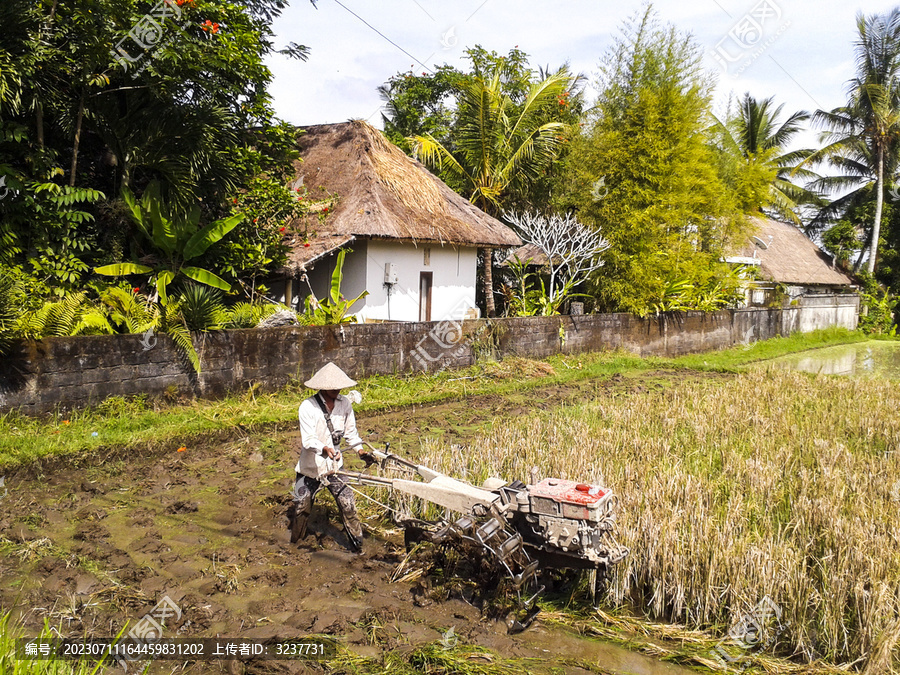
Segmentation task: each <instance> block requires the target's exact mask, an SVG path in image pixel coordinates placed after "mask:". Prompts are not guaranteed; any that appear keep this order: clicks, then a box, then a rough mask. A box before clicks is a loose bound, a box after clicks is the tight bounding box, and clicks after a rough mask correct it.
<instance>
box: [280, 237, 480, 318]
mask: <svg viewBox="0 0 900 675" xmlns="http://www.w3.org/2000/svg"><path fill="white" fill-rule="evenodd" d="M426 248H429V249H430V255H429V260H428V264H426V263H425V249H426ZM348 249H352V250H348V251H347V256H346V258H345V259H344V280H343V283H342V285H341V290H342V292H343V295H344V297H345V298H354V297H356V296H357V295H359V294H360V293H362V292H363V290H368V291H369V295H367V296H366V297H365V298H363V299H362V300H360V301H359V302H358V303H356V304H355V305H353V306H352V307H351V308H350V313H352V314H356V317H357V319H359V321H365V320H366V319H375V320H391V321H418V320H419V278H420V277H419V275H420V273H421V272H431V273H432V275H433V278H432V287H431V320H432V321H440V320H442V319H445V318H452V319H462V318H463V315H462V312H463V310H464V309H466V308H470V307H475V278H476V268H477V258H476V252H477V250H476V249H475V248H472V247H454V246H449V245H448V246H440V245H438V244H428V245H425V244H418V245H415V244H413V243H411V242H404V243H400V242H396V241H381V240H368V241H366V240H357V241H354V242H353V243H352V244H350V246H349V247H348ZM336 259H337V255H336V254H335V255H331V256H328V257H327V258H325V259H323V260H319V261H318V262H317V263H316V265H315V267H313V269H312V270H310V271H309V281H310V284H311V285H312V288H313V291H314V292H315V294H316V297H319V298H324V297H325V296H326V295H327V294H328V292H329V291H330V288H331V274H332V272H333V271H334V264H335V261H336ZM389 262H390V263H394V265H395V266H396V270H397V283H396V284H395V285H394V286H392V287H391V290H390V298H388V289H387V287H386V286H385V285H384V266H385V263H389ZM294 292H295V294H297V295H298V296H300V301H299V307H300V309H301V310H302V309H303V306H304V304H303V299H304V298H305V297H306V296H307V295H309V288H308V287H307V286H306V284H305V283H302V282H300V281H299V280H298V281H295V282H294Z"/></svg>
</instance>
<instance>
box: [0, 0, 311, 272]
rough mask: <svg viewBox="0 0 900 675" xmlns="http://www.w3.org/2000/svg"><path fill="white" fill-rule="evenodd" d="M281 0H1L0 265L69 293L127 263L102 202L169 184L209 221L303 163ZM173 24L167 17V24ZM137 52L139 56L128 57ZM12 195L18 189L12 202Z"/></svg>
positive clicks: (119, 213)
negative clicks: (255, 185)
mask: <svg viewBox="0 0 900 675" xmlns="http://www.w3.org/2000/svg"><path fill="white" fill-rule="evenodd" d="M286 6H287V2H286V1H285V0H249V1H247V2H229V1H225V2H208V1H206V0H174V1H173V2H170V3H166V4H162V3H159V2H148V1H147V0H116V1H114V0H90V1H89V2H85V1H82V0H5V1H4V2H3V3H0V26H2V30H0V181H2V184H3V186H2V187H0V195H2V198H0V259H2V262H4V263H6V264H11V265H19V266H22V267H23V268H26V269H27V270H28V271H29V272H31V273H33V274H34V275H36V276H39V277H41V278H42V279H44V280H46V281H47V282H48V283H50V284H51V285H52V286H54V287H56V288H60V289H62V290H65V289H66V288H69V287H77V285H78V284H80V283H83V281H84V275H85V274H87V271H88V270H89V269H90V268H91V267H93V266H95V265H97V264H102V263H104V262H113V261H117V260H122V259H123V258H127V257H129V256H130V254H131V253H133V252H132V251H129V250H128V249H129V247H130V246H131V243H132V242H133V241H134V240H136V239H137V238H136V237H135V236H133V235H134V231H133V229H132V225H131V223H130V221H129V220H128V218H127V215H126V214H127V209H126V208H125V207H124V205H122V204H121V203H120V202H117V200H115V199H113V200H112V202H110V200H108V199H107V198H106V195H118V194H120V188H121V187H123V186H125V187H130V189H131V190H133V191H134V192H136V193H137V194H140V193H141V192H142V191H143V189H144V187H145V186H146V185H147V184H148V183H150V182H151V181H158V182H159V184H160V186H161V192H162V194H163V195H164V196H165V197H166V199H167V200H169V201H171V202H172V203H173V204H176V205H179V206H180V207H181V208H183V209H186V208H188V207H190V206H191V205H192V204H195V203H198V200H199V203H201V204H202V210H203V215H204V218H205V219H207V220H212V219H215V218H218V217H221V216H223V215H225V213H227V211H228V209H229V204H230V203H231V201H232V199H231V197H232V196H233V194H234V193H235V192H238V191H241V190H242V189H244V188H245V187H246V186H247V185H248V182H249V181H250V180H251V179H252V178H253V177H254V176H257V175H259V174H260V173H268V174H270V175H272V176H273V177H276V176H277V174H278V173H279V171H283V170H285V169H290V168H291V160H292V159H295V158H296V151H295V150H294V149H293V146H294V143H293V141H294V132H292V131H290V130H288V129H287V128H286V127H285V126H283V125H280V124H279V123H278V122H277V120H275V118H274V113H273V109H272V105H271V98H270V95H269V93H268V84H269V82H270V81H271V77H272V75H271V71H270V70H269V68H268V66H267V65H266V59H267V58H268V57H270V56H271V55H273V54H274V53H276V52H281V53H285V54H288V55H291V56H295V57H299V58H305V56H306V50H305V48H303V47H301V46H298V45H293V44H291V45H288V46H286V47H285V48H283V49H280V50H279V49H278V48H276V46H275V43H274V40H275V38H274V33H273V31H272V28H271V23H272V21H273V20H274V19H275V18H276V17H277V16H278V15H279V14H280V13H281V12H282V11H283V9H284V8H285V7H286ZM163 15H165V16H163ZM126 55H127V56H126ZM6 190H9V194H6Z"/></svg>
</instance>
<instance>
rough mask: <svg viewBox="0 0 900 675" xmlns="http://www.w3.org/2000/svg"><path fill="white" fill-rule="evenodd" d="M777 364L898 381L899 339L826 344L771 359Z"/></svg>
mask: <svg viewBox="0 0 900 675" xmlns="http://www.w3.org/2000/svg"><path fill="white" fill-rule="evenodd" d="M768 363H769V364H772V363H774V364H775V365H777V366H778V367H784V368H791V369H793V370H801V371H803V372H807V373H817V374H822V375H848V376H869V377H884V378H888V379H891V380H900V342H882V341H879V340H871V341H869V342H860V343H857V344H852V345H839V346H837V347H826V348H825V349H816V350H813V351H809V352H803V353H801V354H791V355H790V356H782V357H779V358H777V359H773V361H770V362H768Z"/></svg>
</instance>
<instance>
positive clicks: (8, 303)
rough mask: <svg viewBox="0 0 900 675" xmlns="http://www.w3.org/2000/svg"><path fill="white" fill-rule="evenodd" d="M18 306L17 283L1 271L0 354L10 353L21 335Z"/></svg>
mask: <svg viewBox="0 0 900 675" xmlns="http://www.w3.org/2000/svg"><path fill="white" fill-rule="evenodd" d="M17 307H18V305H17V303H16V283H15V281H14V280H13V278H12V277H11V276H9V274H7V273H6V272H0V356H6V355H7V354H9V353H10V352H11V351H12V348H13V345H14V344H15V342H16V339H17V338H18V337H19V331H18V328H17V325H16V324H17V323H18V318H19V312H18V309H17Z"/></svg>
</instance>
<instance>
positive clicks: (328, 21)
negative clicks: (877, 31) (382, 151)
mask: <svg viewBox="0 0 900 675" xmlns="http://www.w3.org/2000/svg"><path fill="white" fill-rule="evenodd" d="M768 1H769V2H770V3H777V8H778V10H779V11H780V13H781V16H780V17H774V18H773V19H771V21H769V22H767V23H765V24H764V26H763V28H764V30H763V38H764V40H763V41H762V42H766V41H769V42H770V44H768V46H767V47H766V48H765V50H764V51H762V52H761V53H760V54H759V55H758V56H756V57H755V58H754V59H752V62H751V63H750V64H749V65H747V66H746V68H744V69H743V70H740V72H738V69H732V68H731V67H730V68H729V72H728V73H722V72H721V68H720V66H719V64H717V63H716V59H715V58H714V56H713V55H714V52H715V49H716V45H717V44H718V43H719V42H720V41H721V40H723V38H726V37H727V36H728V31H729V30H730V29H731V28H732V27H733V26H734V25H735V24H736V22H738V21H739V20H740V19H741V18H742V17H743V16H744V15H746V14H747V13H749V12H750V11H751V10H752V9H753V8H754V7H755V6H756V4H757V3H756V1H755V0H750V1H749V2H748V1H747V0H700V1H697V2H691V3H686V2H684V1H683V0H659V1H658V2H656V3H655V4H654V6H655V8H656V9H657V10H658V12H659V14H660V17H661V19H662V20H663V21H666V22H671V23H673V24H675V26H676V27H677V28H678V29H680V30H682V31H686V32H691V33H692V34H693V36H694V38H695V39H696V40H697V42H698V43H699V44H700V45H701V46H702V47H703V49H704V50H705V53H706V62H707V66H708V67H709V69H710V70H711V71H713V72H718V73H719V85H718V88H717V92H716V103H717V106H719V107H721V106H722V105H724V103H725V101H726V100H727V98H728V95H729V93H734V94H735V95H737V96H740V95H742V94H743V93H744V92H745V91H749V92H750V93H751V94H752V95H754V96H756V97H757V98H766V97H769V96H775V98H776V103H784V104H785V108H784V109H785V111H786V112H788V111H794V110H810V111H812V110H814V109H816V108H817V107H820V106H821V107H823V108H826V109H830V108H833V107H836V106H838V105H841V104H842V103H843V102H844V94H845V85H846V82H847V80H848V79H849V78H850V77H852V75H853V66H854V63H853V40H854V37H855V33H856V23H855V16H856V14H857V12H858V11H860V9H861V8H860V7H859V6H858V5H854V4H849V3H846V2H842V1H841V0H790V1H788V0H768ZM341 2H343V4H345V5H346V6H347V7H349V8H350V9H352V10H353V11H354V12H356V13H357V14H358V15H359V16H361V17H362V18H363V19H365V20H366V21H368V22H369V23H370V24H371V25H372V26H374V27H375V28H376V29H378V30H380V31H381V32H382V33H383V34H384V35H385V36H386V37H387V38H388V39H390V40H392V41H394V42H395V43H397V45H399V46H400V47H401V48H402V49H404V50H406V51H407V52H409V54H411V55H412V57H414V58H411V57H410V56H408V55H406V54H404V53H403V51H401V50H400V49H399V48H398V47H396V46H393V45H392V44H390V42H388V40H387V39H385V38H384V37H381V36H379V35H378V34H376V32H375V31H374V30H373V29H372V28H369V27H367V26H366V25H364V24H363V23H362V22H361V21H360V20H359V19H358V18H356V17H354V16H352V15H351V14H350V13H349V12H348V11H346V10H345V9H343V8H342V7H341V6H339V5H338V4H337V3H336V2H335V0H319V2H318V9H315V8H313V7H312V5H311V4H310V3H309V2H306V1H305V0H295V3H294V4H293V5H291V6H290V8H289V9H287V10H286V11H285V14H284V16H283V17H282V18H281V19H279V21H278V22H277V23H276V26H275V30H276V33H277V34H278V36H279V40H280V42H283V43H287V42H289V41H294V42H298V43H300V44H305V45H308V46H309V47H310V48H311V56H310V60H309V61H308V62H306V63H303V62H298V61H288V60H286V59H284V58H282V57H276V58H273V59H272V60H271V62H270V66H271V67H272V70H273V72H274V74H275V79H274V83H273V86H272V93H273V97H274V102H275V108H276V110H277V112H278V113H279V115H281V116H282V117H283V118H284V119H286V120H288V121H290V122H292V123H295V124H300V125H305V124H319V123H326V122H340V121H344V120H347V119H349V118H360V117H361V118H371V121H372V122H373V123H375V124H378V125H379V126H380V117H379V116H378V115H377V114H375V115H374V116H373V113H375V112H376V111H377V110H378V109H379V108H380V106H381V100H380V99H379V97H378V93H377V91H376V87H378V85H380V84H382V83H383V82H385V81H386V80H387V79H388V78H389V77H391V76H392V75H394V74H396V73H397V72H401V71H407V70H409V69H410V67H411V66H412V68H413V70H414V71H415V72H421V71H422V70H423V66H422V65H421V64H420V63H417V60H420V61H423V62H424V63H425V65H427V66H429V67H432V66H434V65H435V64H438V63H444V62H447V63H450V64H453V65H457V66H460V67H464V66H465V61H464V59H463V50H464V49H465V48H466V47H468V46H474V45H475V44H481V45H482V46H484V47H485V48H487V49H493V50H496V51H498V52H501V53H505V52H507V51H508V50H509V49H510V48H512V47H514V46H518V47H519V48H520V49H522V50H524V51H525V52H527V53H528V54H529V55H530V56H531V63H532V65H534V66H538V65H542V66H547V65H549V66H551V67H556V66H558V65H560V64H561V63H563V62H564V61H569V62H570V63H571V65H572V68H573V70H575V71H576V72H582V73H584V74H586V75H588V77H589V79H590V80H591V81H593V79H594V77H595V74H596V71H597V64H598V62H599V58H600V56H601V55H602V54H603V52H604V51H605V50H606V49H607V48H608V47H609V45H610V44H611V43H612V39H613V37H614V36H615V35H617V34H618V32H619V27H620V26H621V24H622V23H623V22H624V21H625V20H626V19H627V18H629V17H630V16H631V15H633V14H634V13H635V12H636V11H639V10H640V7H641V5H640V4H639V3H638V2H634V1H632V2H627V3H621V4H618V5H617V4H614V3H598V2H587V1H585V0H559V1H558V2H554V3H548V2H546V0H544V1H543V2H536V1H535V0H487V1H486V2H485V1H484V0H449V1H447V2H441V1H440V0H380V1H379V2H378V3H377V4H375V3H365V2H363V1H362V0H341ZM891 7H892V3H891V2H886V1H883V0H873V1H871V2H867V3H866V6H865V8H864V10H865V11H866V12H867V13H873V12H884V11H887V10H889V9H890V8H891ZM451 28H452V29H453V38H455V40H456V42H455V43H453V41H452V40H450V41H447V40H446V39H445V41H444V43H443V44H442V42H441V40H442V37H444V36H445V35H446V34H447V31H448V30H449V29H451ZM762 42H761V43H760V44H762ZM757 48H758V47H757ZM753 51H754V50H750V52H749V53H751V54H752V53H753Z"/></svg>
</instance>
